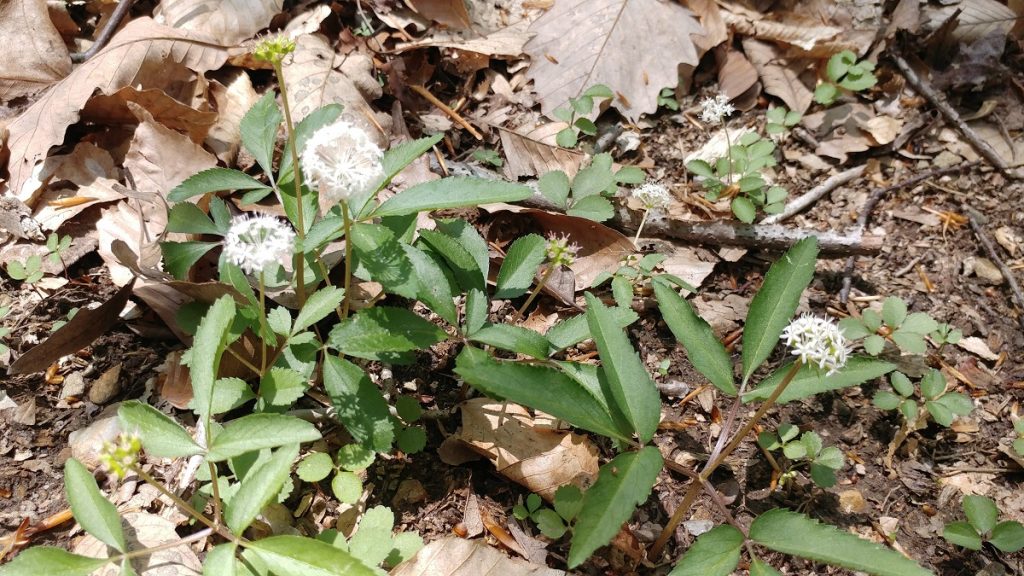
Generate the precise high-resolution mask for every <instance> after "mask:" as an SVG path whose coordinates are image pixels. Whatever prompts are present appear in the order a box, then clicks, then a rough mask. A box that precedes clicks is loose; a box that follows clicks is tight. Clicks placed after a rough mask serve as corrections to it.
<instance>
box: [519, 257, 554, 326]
mask: <svg viewBox="0 0 1024 576" xmlns="http://www.w3.org/2000/svg"><path fill="white" fill-rule="evenodd" d="M554 271H555V265H554V264H553V263H552V264H549V265H548V268H547V270H545V271H544V275H543V276H541V277H540V282H538V283H537V286H536V287H535V288H534V289H533V292H531V293H530V297H529V298H527V299H526V302H523V305H522V306H520V308H519V310H516V315H515V316H513V317H512V322H519V320H520V319H522V317H523V312H526V309H527V308H529V307H530V304H533V301H534V300H535V299H536V298H537V295H538V294H540V291H541V290H543V289H544V285H545V284H547V283H548V278H551V274H552V273H554Z"/></svg>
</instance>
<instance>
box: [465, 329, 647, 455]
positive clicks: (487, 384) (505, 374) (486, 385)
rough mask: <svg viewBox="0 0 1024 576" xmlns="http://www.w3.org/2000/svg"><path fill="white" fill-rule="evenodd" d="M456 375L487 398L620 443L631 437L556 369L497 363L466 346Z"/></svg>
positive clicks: (592, 399)
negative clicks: (519, 406) (552, 418)
mask: <svg viewBox="0 0 1024 576" xmlns="http://www.w3.org/2000/svg"><path fill="white" fill-rule="evenodd" d="M455 373H456V374H458V375H459V376H460V377H462V378H463V379H464V380H465V381H466V382H467V383H468V384H470V385H471V386H473V387H474V388H477V389H478V390H480V391H481V392H483V393H484V394H487V395H488V396H492V397H497V398H503V399H506V400H510V401H512V402H516V403H518V404H523V405H526V406H530V407H532V408H536V409H537V410H541V411H543V412H546V413H548V414H551V415H552V416H554V417H556V418H561V419H562V420H565V421H566V422H569V423H570V424H572V425H573V426H578V427H579V428H583V429H585V430H589V431H591V432H595V433H597V434H601V435H604V436H609V437H612V438H618V439H620V440H626V439H628V438H629V437H630V435H631V431H629V430H622V429H620V428H619V426H618V425H616V423H615V421H614V420H613V419H612V417H611V416H610V415H609V414H608V411H607V410H606V409H605V408H604V407H603V406H602V405H601V403H600V402H598V401H597V400H596V399H595V398H594V397H593V396H592V394H591V392H590V391H588V390H586V389H584V388H583V386H581V385H580V384H579V383H578V382H576V381H575V380H573V379H572V378H570V377H569V376H566V375H565V374H563V373H561V372H560V371H558V370H555V369H553V368H548V367H546V366H536V365H529V364H523V363H518V362H506V361H498V360H495V359H493V358H491V356H490V355H489V354H487V353H486V352H484V351H483V350H480V349H478V348H473V347H471V346H466V347H465V348H463V349H462V352H461V353H460V354H459V357H458V358H457V359H456V361H455Z"/></svg>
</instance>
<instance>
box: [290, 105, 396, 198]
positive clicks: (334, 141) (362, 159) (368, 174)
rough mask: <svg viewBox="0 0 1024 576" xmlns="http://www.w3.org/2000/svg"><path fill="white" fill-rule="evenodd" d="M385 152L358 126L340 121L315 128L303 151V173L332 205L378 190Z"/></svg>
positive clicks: (382, 173)
mask: <svg viewBox="0 0 1024 576" xmlns="http://www.w3.org/2000/svg"><path fill="white" fill-rule="evenodd" d="M383 158H384V151H383V150H381V149H380V146H377V144H376V143H375V142H374V141H373V139H372V138H370V135H369V134H367V133H366V131H364V130H363V129H361V128H359V127H358V126H356V125H354V124H352V123H350V122H347V121H345V120H339V121H338V122H335V123H334V124H331V125H329V126H324V127H323V128H321V129H319V130H317V131H316V132H315V133H314V134H313V136H311V137H310V139H309V140H308V141H307V142H306V146H305V148H304V149H303V150H302V160H301V161H302V172H303V173H304V174H305V175H306V178H307V179H308V180H309V181H310V183H311V184H312V185H313V186H315V187H316V189H317V190H319V191H320V202H321V205H332V204H336V203H338V202H341V201H344V200H348V199H350V198H352V197H354V196H361V195H364V194H368V193H370V192H373V191H374V190H376V189H377V186H379V185H380V183H381V181H382V180H383V179H384V166H383V164H381V161H382V160H383Z"/></svg>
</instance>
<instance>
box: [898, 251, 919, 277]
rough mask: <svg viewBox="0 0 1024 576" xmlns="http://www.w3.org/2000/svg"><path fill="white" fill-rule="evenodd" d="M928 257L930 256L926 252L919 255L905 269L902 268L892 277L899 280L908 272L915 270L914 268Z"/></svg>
mask: <svg viewBox="0 0 1024 576" xmlns="http://www.w3.org/2000/svg"><path fill="white" fill-rule="evenodd" d="M927 255H928V252H924V253H922V254H918V255H917V257H916V258H914V259H913V260H911V261H910V262H907V265H906V266H904V267H903V268H900V269H899V270H897V271H895V272H893V273H892V277H893V278H899V277H900V276H903V275H904V274H906V273H907V272H910V271H911V270H913V269H914V266H917V263H918V262H920V261H921V260H924V257H925V256H927Z"/></svg>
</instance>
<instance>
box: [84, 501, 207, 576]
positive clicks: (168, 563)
mask: <svg viewBox="0 0 1024 576" xmlns="http://www.w3.org/2000/svg"><path fill="white" fill-rule="evenodd" d="M121 520H122V523H123V524H124V525H127V526H126V527H127V529H126V530H125V531H124V533H125V537H126V539H127V541H128V546H129V547H130V549H132V550H140V549H143V548H157V547H159V546H161V545H166V544H169V543H171V542H177V541H178V540H181V536H179V535H178V533H177V531H176V530H175V528H176V527H175V525H174V522H171V521H170V520H167V519H165V518H162V517H160V516H157V515H155V514H149V513H147V512H126V513H124V514H123V515H122V516H121ZM72 551H73V552H74V553H76V554H81V555H83V556H89V557H92V558H103V557H105V556H106V555H107V552H108V548H107V545H106V544H104V543H102V542H100V541H99V540H97V539H96V538H94V537H92V536H90V535H88V534H87V535H86V536H85V537H84V538H82V539H81V540H79V541H78V542H77V543H76V544H75V546H74V547H73V550H72ZM132 566H133V567H134V568H135V572H136V573H137V574H138V575H139V576H181V575H182V574H200V573H202V571H203V563H202V562H200V561H199V557H197V556H196V553H195V552H193V551H192V548H191V547H190V546H173V547H164V548H163V549H160V550H157V551H156V552H154V553H153V554H147V555H145V556H141V557H139V558H136V559H135V560H133V561H132ZM119 574H123V572H122V571H121V567H120V564H119V563H108V564H107V565H106V566H104V567H103V568H101V569H99V570H97V571H96V572H93V576H118V575H119Z"/></svg>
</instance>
